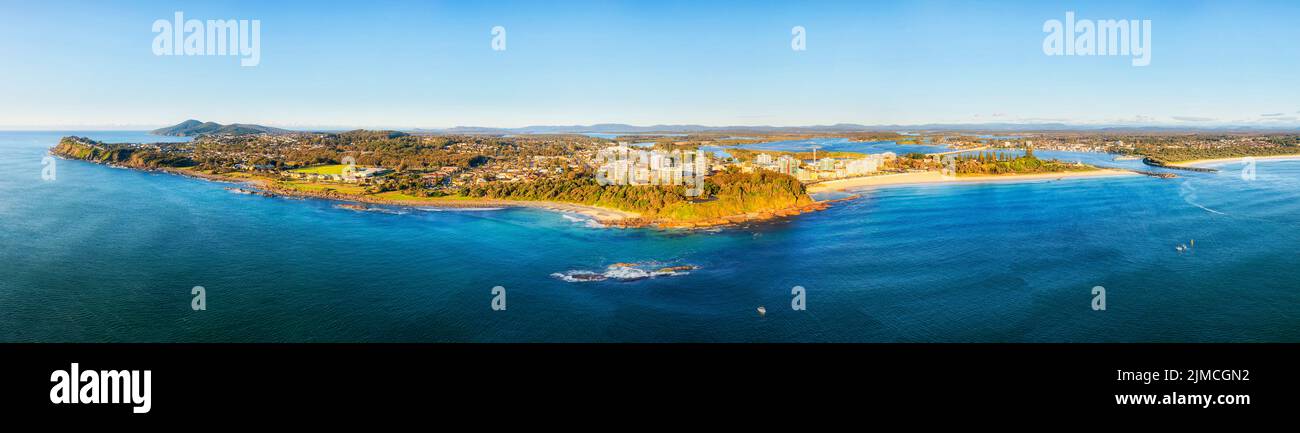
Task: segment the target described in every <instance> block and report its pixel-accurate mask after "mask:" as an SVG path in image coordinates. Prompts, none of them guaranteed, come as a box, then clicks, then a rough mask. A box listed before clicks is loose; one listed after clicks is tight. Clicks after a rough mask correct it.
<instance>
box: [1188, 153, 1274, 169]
mask: <svg viewBox="0 0 1300 433" xmlns="http://www.w3.org/2000/svg"><path fill="white" fill-rule="evenodd" d="M1246 158H1247V157H1245V156H1238V157H1233V158H1213V159H1196V160H1191V161H1182V162H1171V163H1169V165H1174V166H1184V167H1197V166H1202V165H1211V164H1221V163H1232V162H1236V163H1244V161H1245V159H1246ZM1252 158H1255V160H1256V161H1267V160H1284V159H1300V155H1273V156H1255V157H1252Z"/></svg>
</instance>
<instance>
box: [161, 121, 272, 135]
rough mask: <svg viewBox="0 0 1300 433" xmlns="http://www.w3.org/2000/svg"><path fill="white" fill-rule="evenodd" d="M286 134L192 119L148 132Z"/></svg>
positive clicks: (259, 127) (174, 133)
mask: <svg viewBox="0 0 1300 433" xmlns="http://www.w3.org/2000/svg"><path fill="white" fill-rule="evenodd" d="M288 132H290V131H288V130H284V129H280V128H272V127H269V126H262V125H249V124H244V123H232V124H229V125H222V124H220V123H217V122H200V121H197V120H194V119H190V120H186V121H184V122H181V123H177V124H175V125H172V126H168V127H166V128H158V129H155V130H153V131H149V133H150V134H154V135H171V136H177V137H193V136H196V135H203V134H233V135H242V134H284V133H288Z"/></svg>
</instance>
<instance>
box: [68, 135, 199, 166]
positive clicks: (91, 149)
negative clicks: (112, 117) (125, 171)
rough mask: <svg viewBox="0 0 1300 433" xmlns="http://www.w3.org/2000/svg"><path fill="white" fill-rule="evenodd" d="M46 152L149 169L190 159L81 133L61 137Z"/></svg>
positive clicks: (186, 162) (182, 163)
mask: <svg viewBox="0 0 1300 433" xmlns="http://www.w3.org/2000/svg"><path fill="white" fill-rule="evenodd" d="M50 153H52V154H54V155H57V156H62V157H64V158H69V159H80V160H83V161H90V162H95V163H100V164H108V165H115V166H122V167H130V168H138V169H144V170H152V169H157V168H162V167H188V166H192V165H194V161H192V160H190V159H189V158H187V157H184V156H180V155H173V154H170V153H169V152H166V151H164V150H162V148H161V147H157V148H154V149H150V148H145V147H141V146H139V145H126V144H110V143H104V142H101V141H95V140H91V139H89V138H85V137H75V136H74V137H63V139H61V140H59V144H57V145H55V146H54V147H53V148H51V149H50Z"/></svg>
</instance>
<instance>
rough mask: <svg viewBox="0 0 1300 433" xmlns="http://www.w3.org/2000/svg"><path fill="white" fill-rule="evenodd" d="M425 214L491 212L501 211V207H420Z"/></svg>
mask: <svg viewBox="0 0 1300 433" xmlns="http://www.w3.org/2000/svg"><path fill="white" fill-rule="evenodd" d="M417 209H419V210H422V211H425V212H491V211H497V210H503V209H505V208H503V207H422V208H417Z"/></svg>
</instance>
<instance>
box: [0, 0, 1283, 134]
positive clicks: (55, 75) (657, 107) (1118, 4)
mask: <svg viewBox="0 0 1300 433" xmlns="http://www.w3.org/2000/svg"><path fill="white" fill-rule="evenodd" d="M0 7H2V8H3V11H4V12H3V13H2V14H0V58H3V59H4V63H3V67H2V68H0V101H3V103H0V128H5V129H26V128H38V129H40V128H51V129H53V128H133V127H154V126H160V125H164V124H172V123H176V122H178V121H180V120H184V119H187V118H195V119H201V120H213V121H217V122H222V123H230V122H242V123H261V124H267V125H276V126H284V127H304V128H305V127H398V128H413V127H425V128H438V127H450V126H457V125H474V126H503V127H517V126H525V125H537V124H552V125H553V124H592V123H615V122H617V123H632V124H640V125H647V124H659V123H697V124H708V125H809V124H831V123H861V124H919V123H931V122H945V123H946V122H954V123H983V122H1067V123H1090V124H1097V123H1106V124H1173V125H1193V126H1197V125H1217V124H1285V125H1296V124H1298V123H1300V122H1297V121H1296V118H1297V116H1300V84H1298V83H1297V77H1300V74H1298V73H1297V65H1298V64H1300V44H1297V43H1295V42H1296V41H1300V26H1296V25H1295V23H1296V22H1298V21H1300V2H1294V1H1263V2H1238V1H1205V2H1198V1H1171V2H1127V1H1114V2H1111V1H1074V2H1054V1H981V2H973V1H967V2H958V1H897V2H894V1H879V2H868V1H850V2H795V1H790V2H763V1H753V2H709V1H681V2H677V1H644V2H640V1H625V2H619V1H608V2H596V1H591V2H559V1H557V2H550V1H546V2H543V1H526V2H510V1H473V2H471V1H453V2H429V1H421V2H415V1H411V2H404V1H380V0H376V1H369V2H327V1H326V2H300V3H299V2H288V1H277V2H265V1H204V2H174V1H173V2H99V1H71V2H69V1H57V0H56V1H42V2H34V1H18V0H14V1H10V0H0ZM175 11H182V12H184V13H185V16H186V18H194V19H200V20H208V19H257V20H260V21H261V26H262V29H261V62H260V64H259V65H258V66H256V67H241V66H240V65H239V62H238V60H237V58H232V57H214V56H155V55H154V54H153V53H152V51H151V46H152V43H153V39H154V35H155V34H154V33H153V32H152V31H151V25H152V24H153V22H154V21H155V20H158V19H171V17H172V14H173V12H175ZM1066 11H1074V12H1075V13H1076V15H1077V17H1078V18H1079V19H1147V20H1151V21H1152V55H1151V64H1150V66H1146V67H1134V66H1132V65H1131V64H1130V61H1129V60H1130V58H1128V57H1106V56H1073V57H1070V56H1047V55H1045V54H1044V53H1043V50H1042V43H1043V39H1044V37H1045V36H1046V34H1045V33H1044V32H1043V23H1044V21H1046V20H1050V19H1056V20H1064V19H1065V12H1066ZM497 25H500V26H504V27H505V28H506V30H507V33H506V35H507V38H506V42H507V45H506V47H507V48H506V50H505V51H493V50H492V49H491V39H492V34H491V28H492V27H493V26H497ZM794 26H803V27H804V28H805V29H806V30H807V50H806V51H794V50H791V47H790V42H791V33H790V32H791V28H792V27H794Z"/></svg>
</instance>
